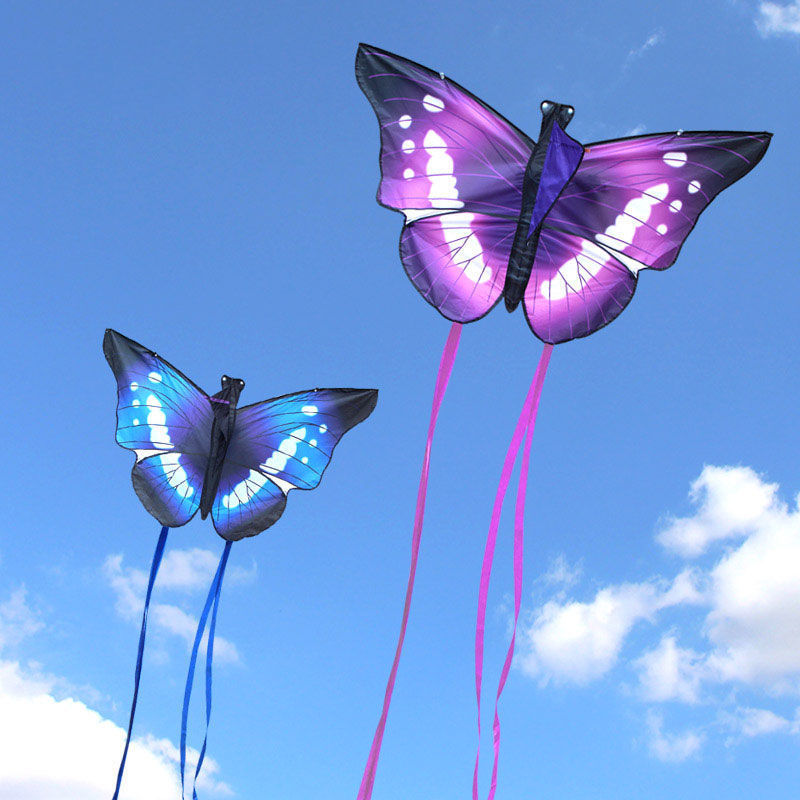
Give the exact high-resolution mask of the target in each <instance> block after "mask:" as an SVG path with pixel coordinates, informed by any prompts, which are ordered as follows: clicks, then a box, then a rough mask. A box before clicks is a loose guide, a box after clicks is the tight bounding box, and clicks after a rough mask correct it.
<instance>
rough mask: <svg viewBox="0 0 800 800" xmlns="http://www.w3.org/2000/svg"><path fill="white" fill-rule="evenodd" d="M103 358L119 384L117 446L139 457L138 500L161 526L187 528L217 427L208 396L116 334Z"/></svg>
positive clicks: (109, 337)
mask: <svg viewBox="0 0 800 800" xmlns="http://www.w3.org/2000/svg"><path fill="white" fill-rule="evenodd" d="M103 352H104V353H105V356H106V360H107V361H108V363H109V366H110V367H111V369H112V371H113V372H114V377H115V378H116V380H117V443H118V444H119V445H120V446H121V447H124V448H126V449H128V450H133V451H134V452H135V453H136V464H135V465H134V467H133V472H132V480H133V486H134V489H135V490H136V494H137V495H138V496H139V499H140V500H141V501H142V504H143V505H144V507H145V508H146V509H147V510H148V511H149V512H150V513H151V514H152V515H153V516H154V517H156V519H158V521H159V522H160V523H161V524H162V525H166V526H168V527H178V526H180V525H184V524H186V523H187V522H188V521H189V520H190V519H191V518H192V517H193V516H194V515H195V513H196V512H197V509H198V507H199V504H200V495H201V492H202V484H203V475H204V472H205V467H206V463H207V460H208V454H209V449H210V442H211V425H212V421H213V415H212V411H211V404H210V402H209V399H208V396H207V395H206V394H205V392H203V391H202V390H201V389H199V388H198V387H197V386H195V384H194V383H192V382H191V381H190V380H189V379H188V378H187V377H186V376H185V375H183V374H182V373H181V372H180V371H178V370H177V369H176V368H175V367H173V366H172V365H171V364H169V363H168V362H167V361H165V360H164V359H162V358H160V357H159V356H158V355H156V354H155V353H153V352H152V351H150V350H147V349H146V348H144V347H142V346H141V345H140V344H138V343H137V342H134V341H133V340H132V339H128V338H127V337H126V336H123V335H122V334H120V333H117V332H116V331H112V330H108V331H106V334H105V338H104V339H103Z"/></svg>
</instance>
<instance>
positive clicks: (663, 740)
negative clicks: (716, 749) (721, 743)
mask: <svg viewBox="0 0 800 800" xmlns="http://www.w3.org/2000/svg"><path fill="white" fill-rule="evenodd" d="M647 729H648V732H649V741H648V746H649V748H650V753H651V754H652V755H653V756H654V757H655V758H657V759H658V760H659V761H667V762H680V761H686V759H688V758H691V757H692V756H696V755H697V754H698V753H699V752H700V748H701V747H702V746H703V742H704V741H705V736H704V734H703V733H700V732H698V731H696V730H686V731H683V732H681V733H667V732H665V731H664V717H663V716H662V715H661V714H659V713H658V712H656V711H651V712H650V713H648V715H647Z"/></svg>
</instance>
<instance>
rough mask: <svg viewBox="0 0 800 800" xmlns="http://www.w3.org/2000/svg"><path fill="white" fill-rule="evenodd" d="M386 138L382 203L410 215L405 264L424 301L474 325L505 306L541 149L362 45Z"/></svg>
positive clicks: (487, 112)
mask: <svg viewBox="0 0 800 800" xmlns="http://www.w3.org/2000/svg"><path fill="white" fill-rule="evenodd" d="M356 77H357V80H358V84H359V86H360V87H361V89H362V91H363V92H364V94H365V95H366V96H367V99H368V100H369V101H370V103H371V104H372V107H373V109H374V111H375V114H376V115H377V117H378V122H379V125H380V130H381V154H380V165H381V182H380V186H379V188H378V202H379V203H381V204H382V205H384V206H387V207H388V208H392V209H395V210H398V211H402V212H403V213H404V214H405V216H406V223H407V224H406V227H405V228H404V230H403V234H402V238H401V243H400V256H401V259H402V261H403V265H404V266H405V269H406V273H407V274H408V276H409V278H410V279H411V281H412V282H413V283H414V285H415V286H416V287H417V289H418V290H419V292H420V293H421V294H422V296H423V297H424V298H425V299H426V300H427V302H429V303H430V304H431V305H433V306H434V307H435V308H437V309H438V310H439V311H440V312H441V313H442V314H443V315H444V316H446V317H447V318H448V319H451V320H454V321H457V322H470V321H472V320H474V319H478V318H479V317H481V316H483V315H484V314H486V313H487V312H488V311H489V310H490V309H491V308H492V307H493V306H494V305H495V303H496V302H497V301H498V300H499V299H500V296H501V294H502V289H503V285H504V282H505V272H506V266H507V264H508V257H509V254H510V252H511V245H512V244H513V238H514V230H515V225H516V220H517V218H518V217H519V213H520V209H521V207H522V181H523V177H524V173H525V167H526V165H527V163H528V159H529V158H530V155H531V153H532V151H533V142H532V140H531V139H529V138H528V137H527V136H526V135H525V134H524V133H523V132H522V131H520V130H519V129H518V128H516V127H515V126H514V125H512V124H511V123H510V122H509V121H508V120H506V119H505V118H504V117H502V116H501V115H500V114H498V113H497V112H496V111H495V110H494V109H492V108H491V107H490V106H488V105H487V104H486V103H484V102H483V101H481V100H479V99H478V98H477V97H475V96H474V95H472V94H471V93H470V92H468V91H467V90H466V89H464V88H463V87H461V86H459V85H458V84H457V83H455V82H454V81H451V80H450V79H449V78H445V77H443V76H442V75H440V74H439V73H436V72H433V71H432V70H429V69H428V68H426V67H423V66H421V65H420V64H416V63H415V62H413V61H409V60H408V59H405V58H401V57H400V56H397V55H394V54H392V53H388V52H386V51H384V50H380V49H378V48H376V47H372V46H369V45H363V44H362V45H360V46H359V49H358V55H357V57H356Z"/></svg>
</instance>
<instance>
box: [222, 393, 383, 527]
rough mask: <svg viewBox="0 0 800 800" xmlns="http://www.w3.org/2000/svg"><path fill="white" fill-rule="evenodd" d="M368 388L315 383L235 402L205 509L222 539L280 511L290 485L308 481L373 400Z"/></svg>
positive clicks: (317, 476) (304, 485)
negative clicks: (298, 389)
mask: <svg viewBox="0 0 800 800" xmlns="http://www.w3.org/2000/svg"><path fill="white" fill-rule="evenodd" d="M376 402H377V392H376V391H375V390H371V389H316V390H313V391H307V392H298V393H295V394H290V395H285V396H283V397H278V398H275V399H273V400H266V401H265V402H263V403H256V404H255V405H251V406H245V407H243V408H241V409H240V410H239V412H238V414H237V417H236V427H235V429H234V434H233V438H232V440H231V443H230V446H229V448H228V452H227V455H226V458H225V465H224V467H223V471H222V477H221V480H220V485H219V489H218V491H217V496H216V498H215V501H214V506H213V508H212V511H211V515H212V518H213V520H214V526H215V527H216V529H217V532H218V533H219V534H220V535H221V536H222V537H224V538H226V539H241V538H243V537H245V536H253V535H255V534H256V533H259V532H260V531H262V530H264V529H265V528H267V527H269V526H270V525H272V524H273V523H274V522H275V521H276V520H277V519H278V518H279V517H280V515H281V514H282V513H283V510H284V508H285V505H286V494H287V493H288V492H289V491H290V490H291V489H313V488H315V487H316V486H317V485H318V484H319V482H320V480H321V479H322V474H323V472H324V471H325V468H326V467H327V466H328V463H329V461H330V459H331V456H332V454H333V450H334V448H335V447H336V445H337V443H338V442H339V440H340V439H341V438H342V436H344V434H345V433H346V432H347V431H348V430H350V428H352V427H353V426H354V425H357V424H358V423H359V422H362V421H363V420H365V419H366V418H367V417H368V416H369V415H370V414H371V413H372V410H373V409H374V408H375V404H376Z"/></svg>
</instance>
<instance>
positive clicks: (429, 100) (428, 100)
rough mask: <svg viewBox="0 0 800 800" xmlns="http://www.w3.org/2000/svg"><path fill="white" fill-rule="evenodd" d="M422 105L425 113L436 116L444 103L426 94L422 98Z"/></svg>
mask: <svg viewBox="0 0 800 800" xmlns="http://www.w3.org/2000/svg"><path fill="white" fill-rule="evenodd" d="M422 105H423V107H424V109H425V110H426V111H430V112H432V113H434V114H438V113H439V112H440V111H441V110H442V109H443V108H444V101H443V100H440V99H439V98H438V97H434V96H433V95H432V94H426V95H425V97H423V98H422Z"/></svg>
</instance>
